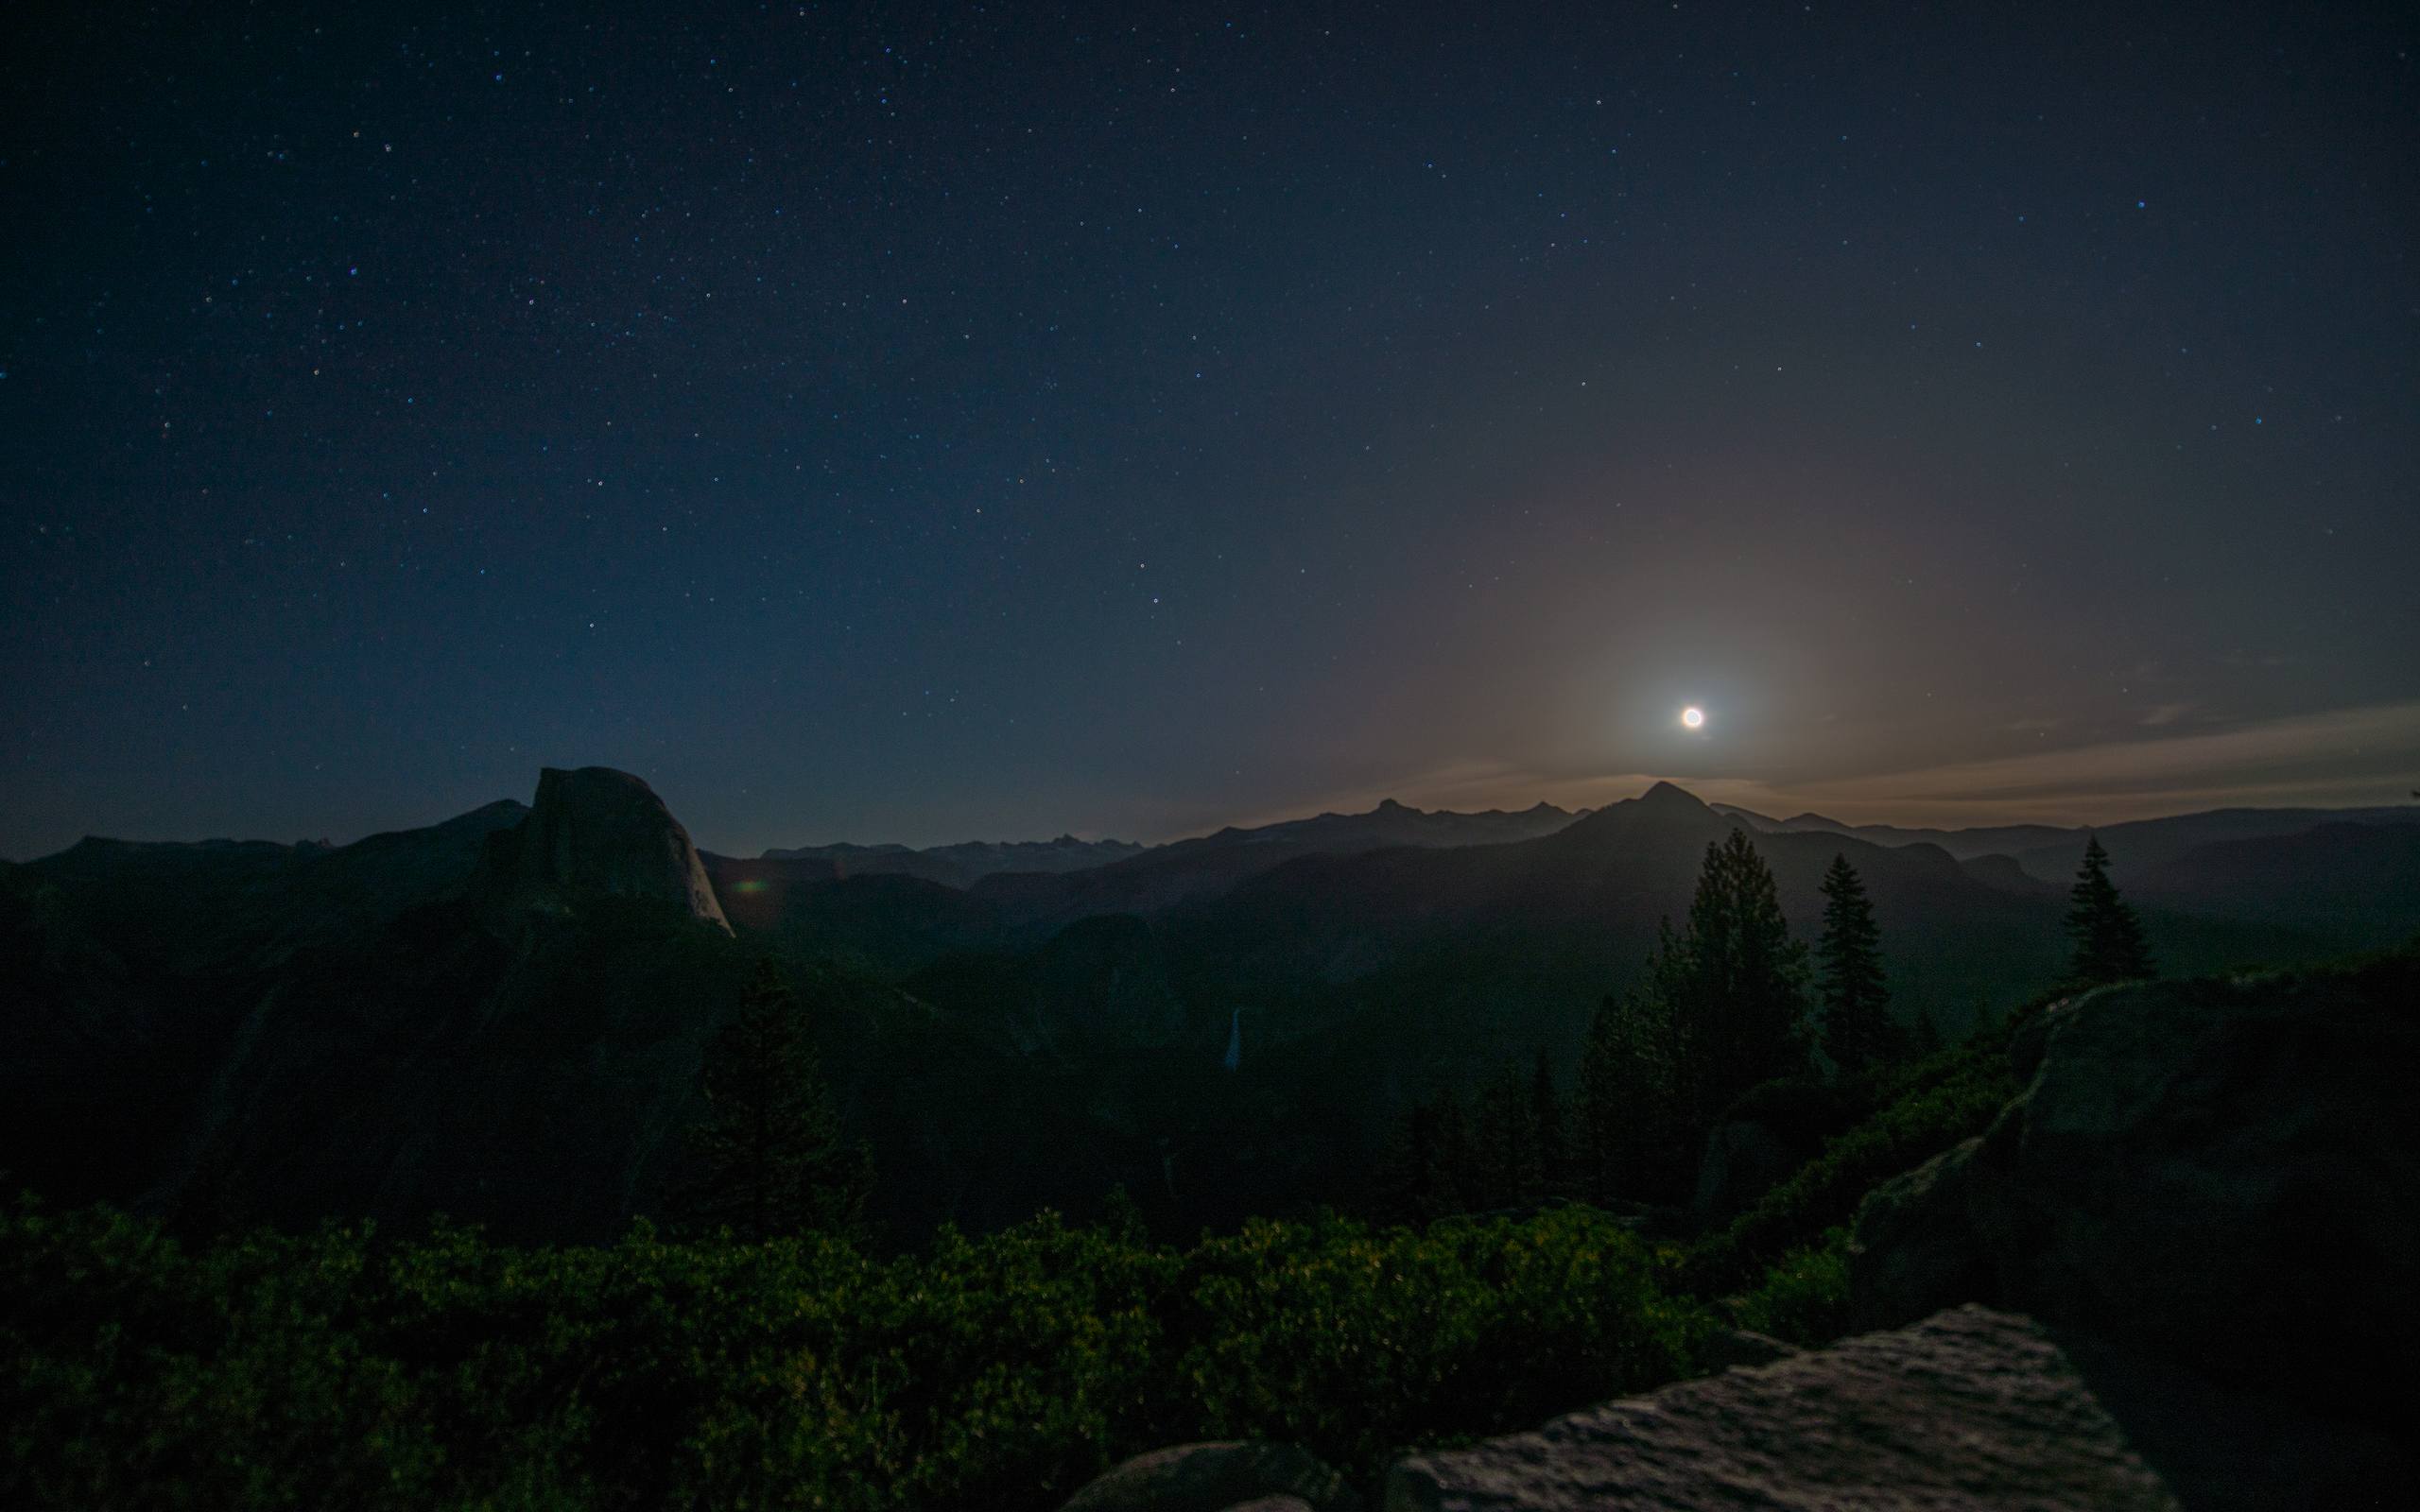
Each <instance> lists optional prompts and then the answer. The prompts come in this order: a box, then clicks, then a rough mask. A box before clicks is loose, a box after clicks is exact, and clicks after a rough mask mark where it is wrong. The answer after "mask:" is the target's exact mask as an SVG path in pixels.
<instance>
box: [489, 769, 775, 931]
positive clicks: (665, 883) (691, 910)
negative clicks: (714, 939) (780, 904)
mask: <svg viewBox="0 0 2420 1512" xmlns="http://www.w3.org/2000/svg"><path fill="white" fill-rule="evenodd" d="M480 892H481V893H482V895H483V896H484V898H485V900H486V901H487V902H491V903H492V904H503V905H506V906H510V907H516V908H535V909H540V910H544V911H547V912H560V911H562V908H563V907H565V906H566V905H567V903H568V902H569V901H570V900H571V899H572V898H574V897H577V896H579V895H580V894H592V895H594V894H602V895H604V896H607V897H614V898H645V899H653V900H656V901H658V902H669V903H673V904H675V905H677V906H679V907H681V908H683V909H684V910H686V911H687V912H688V914H689V915H690V917H692V918H694V919H700V920H701V921H703V922H706V923H711V924H713V925H715V926H716V927H717V928H719V929H721V930H722V931H723V932H724V933H726V934H728V933H729V932H730V930H731V923H730V921H729V920H728V919H725V918H724V917H723V912H722V904H721V902H719V901H718V900H717V898H716V897H715V887H714V884H713V883H712V882H711V881H709V880H708V879H707V877H706V868H705V863H704V862H702V861H700V859H699V858H698V848H697V847H696V846H695V845H693V844H692V843H691V842H690V840H689V832H688V831H687V830H684V829H683V828H682V827H681V821H680V820H678V819H676V818H674V817H673V816H672V813H671V811H670V810H669V809H666V807H665V806H664V800H663V799H660V798H658V797H656V796H655V792H654V790H653V789H652V788H650V787H648V785H647V783H645V782H641V781H639V779H637V778H635V777H632V776H631V774H630V773H628V772H619V771H615V770H614V768H612V767H610V766H582V767H579V768H576V769H574V770H571V771H565V770H562V768H560V767H554V766H549V767H546V768H545V769H544V770H543V771H541V772H540V773H539V774H538V798H537V801H536V802H535V803H534V804H533V805H532V806H531V807H530V810H529V816H528V817H527V818H526V819H524V820H523V821H522V822H521V825H520V827H519V828H517V829H515V830H512V831H510V832H508V833H504V834H501V835H498V836H497V837H496V840H495V842H494V845H493V848H492V849H491V850H490V851H489V853H488V858H487V867H486V871H485V875H484V876H483V878H482V879H481V886H480Z"/></svg>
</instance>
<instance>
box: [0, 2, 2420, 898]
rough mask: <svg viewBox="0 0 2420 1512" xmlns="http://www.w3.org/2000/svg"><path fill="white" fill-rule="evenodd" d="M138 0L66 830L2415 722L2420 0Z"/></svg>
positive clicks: (88, 112)
mask: <svg viewBox="0 0 2420 1512" xmlns="http://www.w3.org/2000/svg"><path fill="white" fill-rule="evenodd" d="M37 9H40V8H37ZM49 9H56V10H60V11H65V10H67V9H70V8H66V7H59V8H49ZM74 9H79V10H81V11H82V12H83V15H82V17H81V18H80V19H79V18H74V17H65V16H45V15H41V14H36V15H17V16H15V17H13V18H12V19H11V20H10V22H9V24H8V26H9V35H8V37H7V38H6V39H5V41H0V54H4V55H5V61H0V227H5V228H6V229H5V232H0V372H4V373H5V376H4V377H0V502H4V503H5V511H4V513H5V526H6V530H7V532H8V534H7V540H8V543H9V544H8V550H7V552H6V554H5V559H0V606H5V611H6V628H5V632H0V633H5V645H4V646H0V671H4V672H5V682H4V683H0V690H5V698H0V709H5V713H6V723H5V727H4V728H5V732H0V760H5V764H6V765H5V768H0V770H4V771H5V777H4V778H0V854H6V855H8V856H10V857H15V858H20V859H22V858H24V857H26V856H29V855H33V854H37V853H41V852H43V851H49V850H52V849H55V848H57V847H59V846H61V845H65V844H67V843H69V842H71V841H73V840H74V839H75V838H76V837H77V836H78V835H79V834H81V833H87V832H95V833H112V834H122V835H129V836H137V837H161V838H166V837H199V836H203V835H210V834H231V833H232V834H242V835H261V836H268V837H272V838H281V839H291V838H295V837H298V836H304V835H308V836H320V835H332V836H335V837H337V838H344V837H349V836H352V835H357V834H361V833H367V832H370V831H372V830H376V829H381V828H389V827H394V826H399V825H405V824H417V823H426V822H431V821H433V820H436V819H438V818H441V817H443V816H447V815H449V814H452V813H456V812H459V811H460V810H463V809H466V808H469V807H472V806H474V805H475V804H478V803H481V802H485V801H487V800H490V799H495V798H501V797H519V798H524V799H526V798H527V796H528V794H529V792H530V791H531V789H532V788H533V786H534V784H535V781H536V771H537V768H538V767H539V766H540V765H579V764H587V763H600V764H605V765H615V766H621V767H626V768H629V769H631V770H633V771H636V772H638V773H640V774H641V775H643V776H645V777H646V778H648V780H649V781H650V782H652V783H654V785H655V786H656V788H657V790H658V791H659V792H661V793H663V794H664V795H665V796H666V798H667V799H669V800H670V802H671V804H672V806H673V808H674V811H675V812H676V813H678V814H679V815H680V816H682V817H683V819H684V820H685V821H686V822H687V823H688V825H689V827H690V829H691V831H692V832H693V833H695V834H697V836H698V837H699V839H700V842H701V843H703V844H705V845H707V846H709V847H711V848H715V849H721V850H727V851H738V852H743V853H753V851H755V850H756V849H758V848H760V847H763V846H767V845H795V844H803V843H809V842H816V841H825V840H833V839H855V840H866V841H871V840H905V841H909V842H916V843H928V842H938V841H946V840H958V839H966V838H1016V837H1028V836H1038V835H1047V834H1052V833H1058V832H1060V831H1063V830H1072V831H1075V832H1077V833H1085V834H1099V833H1112V834H1117V835H1121V836H1128V837H1134V838H1142V839H1157V838H1165V837H1167V836H1169V835H1172V834H1176V833H1186V832H1190V831H1196V830H1200V829H1203V828H1208V827H1213V826H1215V825H1217V824H1219V823H1223V822H1228V821H1236V822H1251V821H1255V820H1262V819H1268V818H1273V817H1280V816H1289V815H1294V814H1300V813H1305V812H1311V811H1315V810H1317V809H1320V808H1325V807H1338V808H1343V807H1364V806H1367V805H1368V804H1369V803H1370V802H1372V801H1374V799H1377V798H1379V797H1381V796H1386V795H1392V796H1395V797H1398V798H1401V799H1405V800H1407V801H1412V802H1417V803H1421V804H1423V805H1425V806H1437V805H1450V806H1455V807H1478V806H1488V805H1491V804H1500V805H1505V806H1521V805H1526V804H1528V803H1530V802H1532V801H1535V800H1537V799H1541V798H1544V799H1553V800H1556V801H1560V802H1564V803H1565V804H1575V803H1594V802H1601V801H1605V800H1607V799H1615V798H1620V797H1625V796H1628V795H1630V794H1633V793H1635V792H1636V791H1638V790H1639V789H1640V788H1641V787H1642V786H1643V785H1644V784H1645V783H1646V782H1647V781H1648V780H1649V779H1650V778H1651V777H1658V776H1661V777H1670V778H1674V779H1676V780H1679V781H1681V782H1685V783H1687V784H1689V785H1691V786H1692V787H1693V788H1695V789H1696V790H1697V791H1699V792H1701V793H1702V794H1703V795H1705V796H1707V797H1709V798H1729V799H1736V800H1741V801H1749V802H1755V803H1758V804H1760V805H1764V806H1769V807H1772V808H1774V809H1778V810H1780V811H1783V812H1796V811H1797V810H1799V809H1802V808H1806V807H1817V808H1821V809H1823V810H1824V812H1827V813H1831V814H1834V815H1836V816H1840V817H1843V818H1851V819H1867V818H1897V819H1904V820H1911V821H1932V822H1939V821H1952V822H1966V821H1976V820H1986V819H2000V818H2005V817H2011V816H2023V817H2043V818H2053V819H2068V820H2089V819H2098V818H2108V817H2115V816H2132V815H2139V814H2154V813H2165V812H2175V811H2178V810H2182V809H2190V808H2200V807H2209V806H2214V805H2217V804H2220V803H2225V802H2237V801H2250V802H2279V801H2304V802H2321V803H2352V802H2387V801H2396V800H2400V799H2403V798H2404V797H2405V795H2406V794H2407V793H2408V792H2409V791H2410V790H2411V788H2413V787H2415V786H2420V588H2415V578H2420V571H2416V569H2420V466H2415V464H2420V444H2416V443H2420V268H2416V267H2415V265H2414V261H2413V249H2414V247H2415V246H2420V215H2415V208H2420V206H2416V205H2415V201H2416V200H2420V174H2416V173H2415V169H2420V163H2415V158H2420V125H2415V123H2420V92H2415V88H2414V84H2415V76H2414V62H2413V53H2414V50H2415V48H2420V25H2415V22H2414V19H2413V16H2414V13H2413V12H2412V11H2411V10H2410V9H2408V8H2401V7H2395V8H2379V9H2377V10H2375V11H2372V12H2369V13H2367V14H2366V15H2365V14H2363V13H2361V12H2360V11H2359V10H2358V9H2356V8H2350V7H2307V6H2299V5H2296V6H2288V5H2279V6H2276V7H2273V8H2268V9H2225V8H2213V7H2204V6H2191V7H2186V6H2170V7H2162V8H2158V9H2156V10H2151V11H2140V12H2127V11H2123V10H2121V9H2118V8H2112V7H2105V6H2091V7H2086V8H2082V9H2077V10H2075V11H2073V12H2072V13H2061V12H2059V11H2057V10H2056V9H2053V8H2049V7H2042V6H2007V7H1991V8H1984V7H1974V6H1959V7H1942V8H1926V7H1918V8H1905V7H1901V8H1889V9H1884V8H1873V9H1855V8H1842V7H1836V6H1831V5H1814V6H1801V5H1789V6H1780V5H1755V6H1738V7H1731V6H1701V5H1697V4H1687V5H1682V6H1655V7H1649V6H1635V7H1633V6H1616V5H1606V6H1602V7H1582V6H1567V7H1554V8H1547V7H1539V8H1530V7H1520V6H1492V5H1456V6H1450V7H1442V6H1441V7H1436V8H1433V9H1428V10H1425V11H1424V10H1421V9H1412V8H1405V7H1393V6H1383V7H1344V6H1317V5H1283V6H1275V7H1256V6H1249V5H1237V6H1228V7H1222V8H1219V9H1198V10H1196V9H1180V8H1176V7H1163V6H1136V5H1129V6H1119V7H1113V8H1104V9H1099V10H1096V11H1083V10H1069V9H1057V8H1042V7H1024V6H993V7H960V6H950V7H940V8H934V9H929V10H924V9H917V8H911V7H908V6H904V5H903V6H878V5H855V6H841V7H825V6H809V7H804V8H799V7H795V6H775V7H768V8H748V9H732V10H728V11H722V10H716V9H712V8H705V9H698V10H696V11H694V12H690V11H689V8H685V7H681V6H670V5H660V4H659V5H652V6H648V7H645V8H636V9H631V10H629V11H627V12H618V13H617V12H614V11H610V10H608V9H603V8H600V7H594V6H569V5H561V6H538V5H517V6H495V7H491V8H486V9H466V10H461V11H458V12H454V13H452V14H450V15H449V14H443V13H441V11H440V10H439V9H437V8H422V7H386V6H365V7H334V6H323V7H318V8H313V9H311V10H307V11H306V10H300V9H298V10H294V11H290V12H289V11H283V10H280V9H276V8H272V7H268V6H241V5H236V4H233V3H229V4H215V5H198V6H189V7H186V6H179V7H166V8H160V7H150V8H138V7H124V8H120V7H82V8H74ZM1985 9H1989V10H1991V11H1993V12H1995V14H1993V15H1991V16H1984V15H1981V14H1979V12H1981V11H1983V10H1985ZM414 16H416V17H417V19H412V17H414ZM1687 704H1696V705H1699V706H1701V707H1703V709H1704V710H1705V711H1706V714H1707V718H1706V722H1705V725H1704V727H1703V729H1702V730H1697V731H1694V732H1691V731H1687V730H1684V729H1683V728H1682V726H1681V724H1680V721H1679V717H1678V715H1679V712H1680V710H1681V709H1682V708H1683V707H1684V706H1685V705H1687Z"/></svg>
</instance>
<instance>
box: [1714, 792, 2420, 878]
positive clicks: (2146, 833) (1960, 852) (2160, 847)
mask: <svg viewBox="0 0 2420 1512" xmlns="http://www.w3.org/2000/svg"><path fill="white" fill-rule="evenodd" d="M1712 807H1713V808H1714V810H1715V811H1716V812H1717V813H1720V814H1724V815H1728V816H1732V817H1736V818H1737V819H1738V820H1739V821H1740V822H1742V823H1744V824H1746V825H1747V826H1748V827H1749V828H1750V829H1752V830H1755V831H1757V832H1759V833H1766V834H1784V833H1789V834H1797V833H1830V834H1845V835H1854V836H1856V837H1857V838H1858V839H1860V840H1864V841H1867V842H1869V843H1871V844H1875V845H1882V846H1893V847H1897V846H1910V845H1933V846H1939V847H1940V848H1941V849H1942V850H1944V851H1948V852H1949V853H1950V854H1951V855H1953V856H1956V857H1957V858H1958V859H1959V860H1961V861H1972V860H1975V859H1977V858H1979V857H1982V856H1992V855H2002V856H2008V857H2010V858H2012V859H2014V861H2015V862H2016V864H2017V865H2018V866H2019V867H2020V868H2023V869H2024V870H2025V871H2026V872H2027V873H2028V874H2029V875H2031V876H2033V877H2036V878H2039V879H2041V880H2042V881H2045V882H2057V883H2065V882H2068V881H2071V880H2072V879H2073V878H2074V876H2075V870H2076V867H2077V864H2078V863H2079V862H2080V861H2081V860H2082V859H2083V842H2084V836H2086V835H2087V834H2096V835H2099V836H2100V843H2101V844H2102V845H2103V846H2104V847H2106V848H2107V849H2108V851H2109V854H2110V872H2111V875H2112V876H2114V877H2116V878H2117V879H2118V881H2119V882H2120V883H2123V882H2125V881H2126V880H2127V878H2128V877H2129V876H2130V875H2133V874H2135V873H2137V872H2140V873H2149V872H2152V871H2154V870H2157V869H2158V868H2163V867H2166V866H2168V865H2169V864H2171V863H2173V862H2175V861H2177V860H2179V859H2181V858H2182V857H2184V856H2186V855H2187V854H2188V853H2190V852H2191V851H2194V850H2195V849H2197V848H2199V847H2202V846H2205V845H2215V844H2219V843H2221V842H2224V841H2233V840H2267V839H2278V838H2283V837H2286V836H2290V835H2296V834H2301V833H2305V832H2307V831H2309V830H2312V829H2315V828H2317V827H2318V826H2320V825H2323V824H2368V825H2401V824H2420V803H2413V804H2404V805H2399V806H2391V807H2374V808H2358V809H2209V810H2205V811H2204V812H2202V813H2198V814H2179V815H2173V816H2169V817H2166V818H2158V819H2127V820H2123V821H2121V822H2119V823H2117V824H2102V825H2075V826H2069V827H2062V826H2059V825H2048V824H2016V825H2000V826H1986V827H1982V828H1978V829H1971V830H1930V829H1907V828H1903V827H1901V826H1898V825H1894V824H1843V823H1841V821H1840V820H1838V819H1830V818H1826V817H1824V816H1823V815H1820V814H1801V815H1798V816H1795V817H1793V818H1788V819H1776V818H1772V817H1771V816H1767V815H1763V814H1758V813H1756V812H1755V810H1753V809H1744V808H1738V807H1736V806H1734V805H1731V804H1727V803H1717V804H1714V805H1712Z"/></svg>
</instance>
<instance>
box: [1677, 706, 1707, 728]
mask: <svg viewBox="0 0 2420 1512" xmlns="http://www.w3.org/2000/svg"><path fill="white" fill-rule="evenodd" d="M1681 723H1683V724H1685V725H1686V726H1688V727H1689V728H1690V729H1691V730H1696V729H1698V728H1699V727H1701V726H1703V724H1704V723H1705V711H1704V710H1703V709H1701V708H1699V707H1698V706H1697V705H1695V704H1691V705H1690V706H1689V707H1688V708H1686V709H1684V710H1682V711H1681Z"/></svg>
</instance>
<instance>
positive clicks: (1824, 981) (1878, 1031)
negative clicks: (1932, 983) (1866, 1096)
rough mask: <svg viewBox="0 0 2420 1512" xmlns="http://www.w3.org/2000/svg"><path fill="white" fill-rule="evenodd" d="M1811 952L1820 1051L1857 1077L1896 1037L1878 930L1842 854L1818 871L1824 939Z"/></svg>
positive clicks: (1887, 1056) (1893, 1051) (1891, 1051)
mask: <svg viewBox="0 0 2420 1512" xmlns="http://www.w3.org/2000/svg"><path fill="white" fill-rule="evenodd" d="M1815 954H1816V958H1817V959H1818V960H1819V961H1821V962H1822V963H1823V969H1822V973H1821V977H1820V982H1819V987H1820V990H1821V992H1822V996H1823V1003H1824V1054H1825V1055H1827V1056H1829V1057H1832V1064H1833V1065H1834V1066H1835V1067H1837V1068H1839V1071H1840V1074H1841V1075H1842V1076H1844V1077H1849V1076H1858V1075H1862V1074H1865V1073H1867V1072H1869V1071H1872V1070H1873V1069H1874V1068H1875V1067H1876V1066H1879V1065H1881V1064H1882V1063H1884V1062H1885V1061H1888V1060H1891V1059H1893V1058H1894V1057H1896V1056H1897V1055H1898V1054H1899V1052H1900V1049H1901V1046H1900V1040H1901V1036H1900V1034H1899V1026H1898V1025H1897V1024H1896V1023H1894V1022H1892V1019H1891V989H1890V987H1889V985H1888V984H1887V983H1886V982H1885V981H1884V979H1883V975H1882V932H1881V931H1880V930H1879V929H1877V928H1876V927H1875V923H1874V904H1873V903H1872V902H1870V901H1869V900H1868V899H1867V898H1866V896H1865V884H1864V882H1863V881H1861V880H1860V879H1859V878H1858V874H1857V868H1855V867H1852V866H1850V865H1849V858H1848V857H1847V856H1845V855H1835V856H1834V857H1832V865H1831V868H1830V869H1829V870H1827V871H1825V872H1824V938H1823V940H1822V942H1821V943H1819V944H1818V945H1817V947H1816V951H1815Z"/></svg>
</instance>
